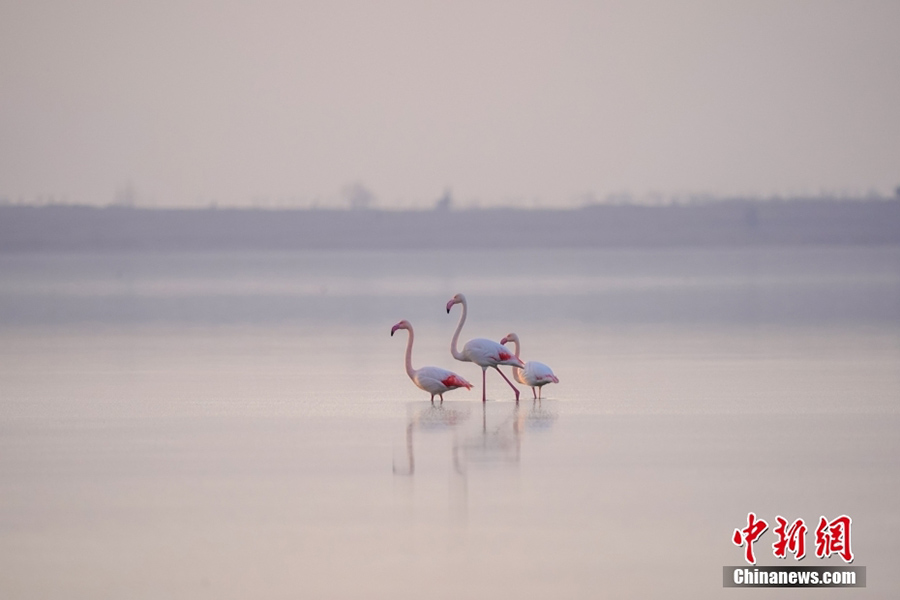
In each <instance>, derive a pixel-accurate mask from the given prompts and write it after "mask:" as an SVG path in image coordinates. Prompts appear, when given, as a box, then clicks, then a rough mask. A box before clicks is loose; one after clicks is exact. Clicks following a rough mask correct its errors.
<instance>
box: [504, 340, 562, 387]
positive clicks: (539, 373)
mask: <svg viewBox="0 0 900 600" xmlns="http://www.w3.org/2000/svg"><path fill="white" fill-rule="evenodd" d="M507 342H512V343H513V345H514V346H515V352H516V358H519V336H517V335H516V334H515V333H510V334H509V335H507V336H506V337H505V338H503V339H502V340H500V343H501V344H505V343H507ZM513 377H514V378H515V380H516V381H518V382H519V383H522V384H524V385H528V386H531V393H532V394H534V397H535V399H538V398H540V397H541V388H542V387H544V386H545V385H547V384H548V383H559V379H558V378H557V377H556V375H554V374H553V370H552V369H551V368H550V367H548V366H547V365H545V364H544V363H541V362H538V361H536V360H529V361H528V362H527V363H525V368H524V369H519V368H515V367H514V368H513ZM534 388H537V392H535V391H534Z"/></svg>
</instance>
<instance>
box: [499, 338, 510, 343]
mask: <svg viewBox="0 0 900 600" xmlns="http://www.w3.org/2000/svg"><path fill="white" fill-rule="evenodd" d="M508 341H509V338H503V339H502V340H500V343H501V344H505V343H506V342H508Z"/></svg>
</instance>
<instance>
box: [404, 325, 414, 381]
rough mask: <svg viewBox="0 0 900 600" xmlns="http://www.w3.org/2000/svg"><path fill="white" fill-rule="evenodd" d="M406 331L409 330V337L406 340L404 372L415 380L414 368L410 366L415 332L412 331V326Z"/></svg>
mask: <svg viewBox="0 0 900 600" xmlns="http://www.w3.org/2000/svg"><path fill="white" fill-rule="evenodd" d="M407 331H409V339H408V340H407V342H406V374H407V375H409V378H410V379H412V380H413V381H415V380H416V370H415V369H413V366H412V347H413V338H414V337H415V334H414V333H413V330H412V327H410V328H409V329H408V330H407Z"/></svg>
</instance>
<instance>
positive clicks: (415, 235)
mask: <svg viewBox="0 0 900 600" xmlns="http://www.w3.org/2000/svg"><path fill="white" fill-rule="evenodd" d="M815 244H820V245H896V244H900V200H898V199H874V200H831V199H821V198H815V199H791V200H780V201H758V200H722V201H714V202H705V203H692V204H677V205H664V206H646V205H606V204H596V205H589V206H585V207H583V208H577V209H514V208H490V209H465V210H430V211H395V210H379V209H365V210H339V209H259V208H204V209H154V208H126V207H105V208H96V207H87V206H66V205H51V206H23V205H0V253H6V254H9V253H23V252H92V251H99V252H107V251H109V252H135V251H139V252H142V251H159V252H166V251H229V250H285V251H287V250H291V251H293V250H313V249H359V250H366V249H397V250H402V249H409V250H414V249H448V250H449V249H453V248H484V249H490V248H526V247H527V248H603V247H685V246H687V247H690V246H700V247H707V246H709V247H716V246H767V245H815Z"/></svg>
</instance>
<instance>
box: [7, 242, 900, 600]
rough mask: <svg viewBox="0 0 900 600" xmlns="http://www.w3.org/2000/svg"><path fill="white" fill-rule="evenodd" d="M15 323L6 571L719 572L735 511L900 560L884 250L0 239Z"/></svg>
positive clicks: (530, 590) (64, 575)
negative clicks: (845, 530) (222, 248)
mask: <svg viewBox="0 0 900 600" xmlns="http://www.w3.org/2000/svg"><path fill="white" fill-rule="evenodd" d="M456 292H464V293H465V294H466V295H467V297H468V300H469V304H470V313H469V320H468V322H467V324H466V327H465V329H464V330H463V335H462V339H463V340H465V339H468V338H469V337H490V338H494V339H498V340H499V338H501V337H502V336H504V335H506V334H507V333H510V332H512V331H515V332H516V333H518V334H519V335H520V337H521V338H522V342H523V358H525V359H529V358H534V359H537V360H541V361H542V362H546V363H547V364H550V365H551V366H552V367H553V368H554V371H555V372H556V374H557V375H558V376H559V378H560V383H559V384H558V385H551V386H548V387H546V388H544V395H545V399H544V400H543V401H542V402H540V403H535V402H533V401H532V400H531V391H530V390H523V395H522V400H521V402H520V403H519V404H518V405H516V403H515V402H513V401H512V393H511V391H510V390H509V388H508V387H507V386H506V384H505V383H504V382H503V381H502V379H500V377H499V376H498V375H497V374H496V373H489V374H488V378H487V386H488V397H489V402H488V403H487V404H485V405H482V403H481V402H480V396H481V392H480V372H479V371H480V370H479V369H478V368H477V367H475V366H473V365H471V364H463V363H458V362H456V361H454V360H453V359H452V358H451V357H450V354H449V340H450V336H451V335H452V333H453V330H454V327H455V326H456V322H457V319H458V312H457V311H458V310H459V308H458V307H456V308H454V310H453V311H452V313H451V315H447V314H446V311H445V310H444V306H445V304H446V301H447V300H448V299H449V298H450V296H452V295H453V294H454V293H456ZM403 318H406V319H409V320H410V321H412V323H413V325H414V326H415V328H416V346H415V348H414V352H413V361H414V364H415V365H416V366H421V365H426V364H433V365H438V366H442V367H445V368H450V369H453V370H455V371H457V372H458V373H460V374H462V375H463V376H464V377H466V378H468V379H469V380H470V381H472V382H473V383H474V382H479V385H476V387H475V389H473V390H471V391H464V390H461V391H460V390H458V391H454V392H450V393H448V394H447V395H446V396H445V397H446V401H445V402H444V403H443V405H438V406H434V407H432V405H431V404H430V403H429V402H428V400H427V398H428V396H427V394H425V393H424V392H422V391H420V390H418V389H417V388H416V387H415V386H414V385H413V384H412V383H411V382H410V381H409V379H408V378H407V377H406V374H405V372H404V370H403V366H402V359H403V352H404V348H405V342H406V338H405V333H404V332H402V331H401V332H399V333H398V335H395V336H394V337H393V338H392V337H391V336H390V335H389V333H390V328H391V325H393V324H394V323H395V322H397V321H399V320H400V319H403ZM0 341H2V343H0V356H2V361H0V377H2V397H0V431H2V435H0V499H2V502H0V531H2V533H3V535H2V538H0V539H2V541H0V564H3V565H4V569H2V571H0V591H2V592H3V595H4V596H5V597H11V598H39V597H48V596H49V597H63V596H64V597H67V598H97V597H122V596H127V597H134V598H143V597H146V598H157V597H160V596H163V597H173V598H197V597H209V598H243V597H247V596H249V595H251V594H252V595H261V596H265V597H272V598H288V597H291V598H295V597H299V596H302V597H363V596H364V597H375V598H387V597H390V598H407V597H408V598H413V597H421V596H423V595H424V596H426V597H439V598H443V597H446V598H450V597H459V596H461V595H463V594H465V595H475V596H476V597H484V596H488V595H499V596H502V597H509V596H516V597H525V598H531V597H534V598H538V597H547V596H548V595H551V594H552V595H556V596H559V597H584V598H593V597H598V596H601V595H603V596H605V595H609V596H614V597H622V596H634V597H672V596H676V597H677V596H681V597H691V598H707V597H708V598H712V597H718V596H719V595H721V594H722V593H723V592H722V587H721V568H722V566H724V565H737V564H740V563H741V561H742V556H743V554H742V552H743V551H742V549H740V548H737V547H736V546H734V545H733V544H732V543H731V541H730V540H731V533H732V531H733V530H734V529H735V528H738V527H743V526H745V525H746V515H747V512H749V511H755V512H757V514H759V515H760V516H763V517H764V518H766V519H767V520H768V521H769V522H770V523H774V518H775V516H776V515H784V516H786V517H788V518H790V519H794V518H797V517H802V518H804V519H805V520H806V521H807V522H808V523H810V522H815V521H816V520H817V519H818V517H819V516H820V515H826V516H830V517H832V518H833V517H836V516H838V515H840V514H848V515H850V516H851V517H852V518H853V530H852V532H853V545H854V552H855V554H856V560H855V561H854V563H853V564H854V565H860V566H866V567H867V569H868V580H869V582H868V590H867V591H866V594H867V595H868V596H870V597H873V598H878V597H885V598H887V597H891V596H892V593H893V590H894V589H896V588H897V587H898V586H900V577H898V576H897V575H896V574H895V569H893V564H894V562H896V560H897V559H898V558H900V552H898V547H897V545H896V543H895V542H894V541H893V539H894V535H895V534H896V532H897V530H898V524H900V522H898V521H900V517H898V516H897V514H896V510H895V506H896V502H895V498H896V496H897V492H898V487H900V486H898V475H900V471H898V467H900V452H898V450H900V447H898V446H900V443H898V442H897V441H896V438H897V436H896V431H897V430H898V425H900V410H898V407H900V249H898V248H890V247H888V248H855V247H848V248H780V249H727V250H721V251H709V250H684V249H681V250H587V251H567V250H561V251H550V252H548V251H529V252H519V251H517V252H506V253H504V252H500V253H497V252H494V253H492V256H490V257H488V258H485V257H483V256H481V255H480V254H479V253H475V252H472V253H459V254H447V253H427V252H425V253H419V254H399V253H391V252H381V253H352V252H349V253H348V252H343V253H342V252H332V253H302V254H239V255H191V254H188V255H172V254H136V255H126V256H106V255H70V256H60V255H40V254H29V255H20V256H19V255H5V256H2V257H0ZM808 535H809V536H810V537H809V539H808V540H807V544H808V546H810V547H812V544H813V543H814V541H813V539H812V534H811V533H810V534H808ZM773 541H774V537H773V535H772V534H771V532H769V533H767V534H765V535H764V537H763V538H762V539H761V540H760V542H758V543H757V544H756V552H757V556H758V557H759V563H760V564H787V565H792V564H800V565H805V566H815V565H820V564H843V563H842V562H841V561H840V559H838V558H834V557H833V558H831V559H826V560H822V559H817V558H815V557H814V556H812V557H810V556H808V557H807V558H806V559H804V560H803V561H802V562H800V563H797V562H796V561H794V559H793V558H788V559H787V560H786V561H783V562H781V563H778V562H776V561H777V559H775V558H774V557H773V556H772V552H771V543H772V542H773ZM782 592H787V594H786V595H787V596H789V597H793V596H794V595H799V594H800V593H799V592H795V593H793V594H792V593H790V592H791V591H790V590H782Z"/></svg>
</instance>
